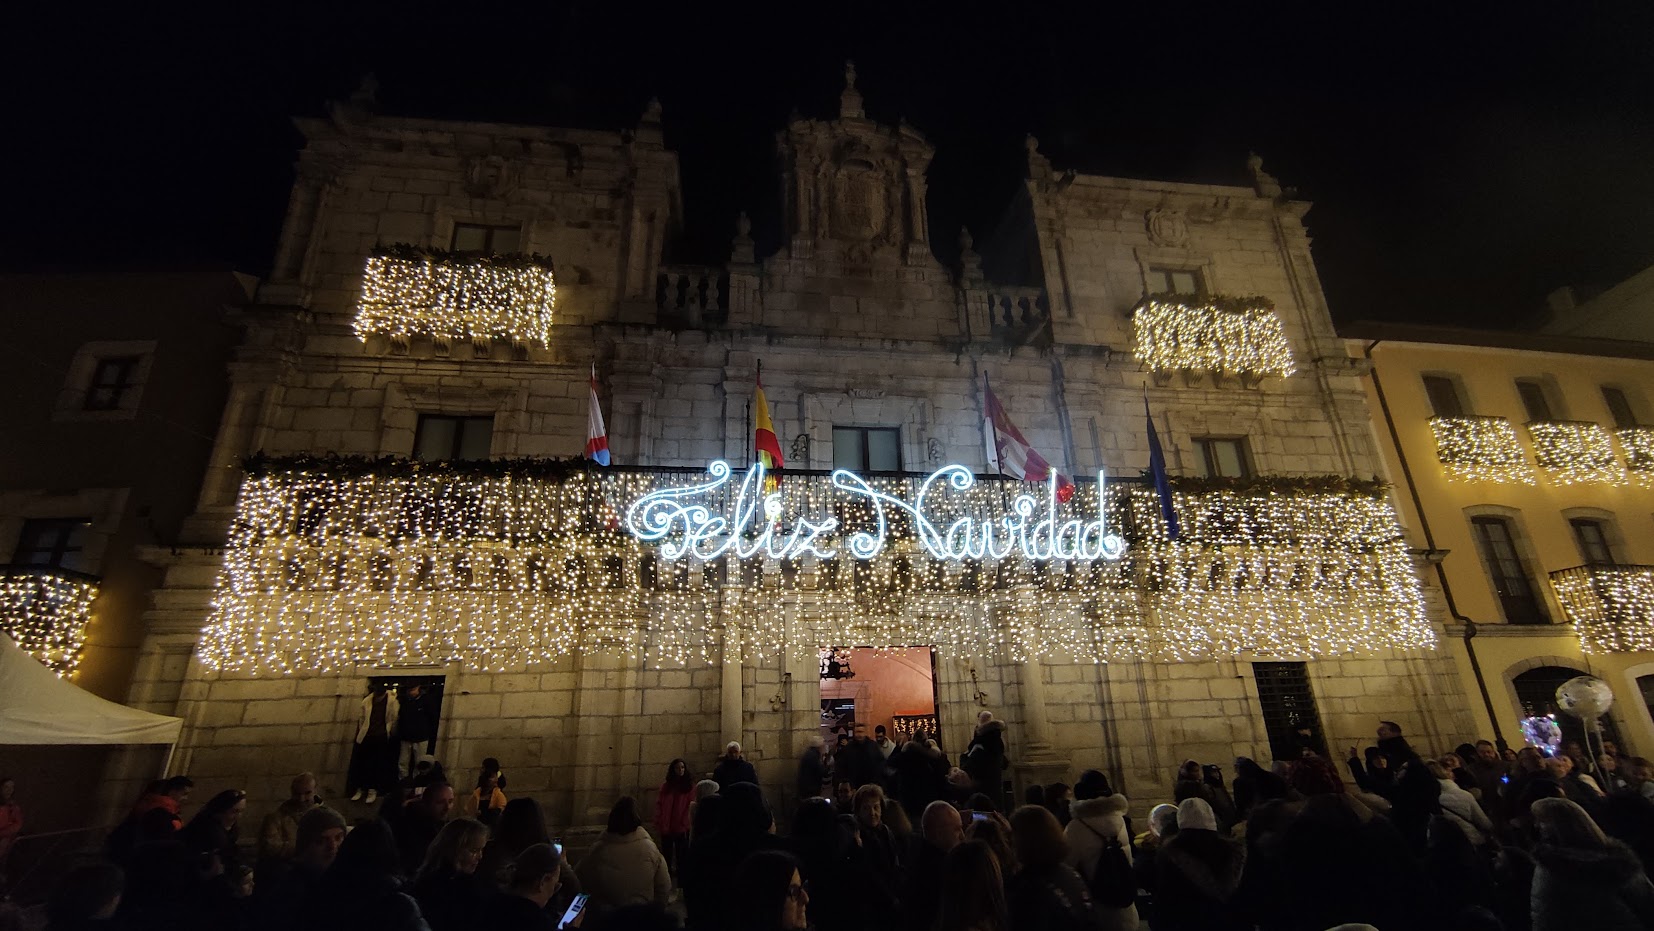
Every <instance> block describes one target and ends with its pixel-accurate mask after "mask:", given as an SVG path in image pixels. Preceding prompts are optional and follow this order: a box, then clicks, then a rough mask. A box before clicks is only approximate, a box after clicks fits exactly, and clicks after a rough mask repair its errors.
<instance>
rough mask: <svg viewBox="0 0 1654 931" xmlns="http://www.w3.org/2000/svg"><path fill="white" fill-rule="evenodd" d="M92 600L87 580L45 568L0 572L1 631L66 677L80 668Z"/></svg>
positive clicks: (94, 595)
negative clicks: (76, 668)
mask: <svg viewBox="0 0 1654 931" xmlns="http://www.w3.org/2000/svg"><path fill="white" fill-rule="evenodd" d="M97 597H98V585H97V582H96V581H95V580H94V579H93V578H92V577H91V576H82V575H81V574H80V573H76V572H70V571H68V570H65V569H58V568H54V567H50V566H6V567H4V568H0V630H4V631H5V632H6V636H8V637H10V638H12V640H14V641H16V643H17V645H18V646H19V647H21V648H22V649H23V651H24V652H25V653H28V654H29V655H30V656H33V657H34V658H35V659H37V660H40V662H42V663H44V664H45V665H46V666H48V667H50V668H51V669H53V670H55V671H56V672H57V674H58V675H60V676H63V677H65V678H67V677H68V676H70V675H71V674H73V673H74V671H75V667H76V666H78V665H80V653H81V647H82V646H84V645H85V642H86V625H87V624H88V623H90V622H91V619H92V602H93V601H96V600H97Z"/></svg>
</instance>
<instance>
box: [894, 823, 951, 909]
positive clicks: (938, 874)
mask: <svg viewBox="0 0 1654 931" xmlns="http://www.w3.org/2000/svg"><path fill="white" fill-rule="evenodd" d="M946 857H947V854H946V853H944V852H943V851H941V850H938V849H937V848H936V847H935V846H933V845H931V844H928V843H926V842H925V840H924V837H923V836H919V837H918V839H917V841H916V842H915V844H914V849H913V854H912V856H911V857H910V858H909V860H908V869H907V886H906V891H905V893H904V894H903V895H902V927H904V928H910V929H915V931H918V929H924V928H934V927H936V913H937V912H938V911H939V910H940V909H941V902H942V861H943V860H944V859H945V858H946Z"/></svg>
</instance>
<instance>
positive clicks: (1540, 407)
mask: <svg viewBox="0 0 1654 931" xmlns="http://www.w3.org/2000/svg"><path fill="white" fill-rule="evenodd" d="M1516 393H1517V394H1520V395H1521V396H1522V407H1523V408H1524V409H1525V410H1526V411H1527V412H1528V423H1548V422H1550V421H1552V420H1555V419H1556V418H1555V417H1553V416H1551V401H1550V398H1547V397H1545V386H1544V385H1542V384H1540V383H1539V382H1536V381H1530V380H1523V381H1519V382H1517V383H1516Z"/></svg>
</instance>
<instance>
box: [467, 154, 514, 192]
mask: <svg viewBox="0 0 1654 931" xmlns="http://www.w3.org/2000/svg"><path fill="white" fill-rule="evenodd" d="M511 182H512V171H511V163H510V162H507V161H506V160H505V159H504V158H503V157H501V156H498V155H484V156H482V157H480V158H473V159H471V160H470V161H468V162H467V163H466V165H465V190H466V192H467V193H469V194H470V195H471V196H472V197H499V196H500V195H502V194H504V193H505V192H506V191H508V190H510V189H511Z"/></svg>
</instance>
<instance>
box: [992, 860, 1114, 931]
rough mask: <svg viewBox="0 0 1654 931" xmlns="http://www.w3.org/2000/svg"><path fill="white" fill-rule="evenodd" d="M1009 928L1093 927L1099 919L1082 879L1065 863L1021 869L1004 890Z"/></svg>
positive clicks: (1083, 930) (1056, 930)
mask: <svg viewBox="0 0 1654 931" xmlns="http://www.w3.org/2000/svg"><path fill="white" fill-rule="evenodd" d="M1005 898H1006V904H1007V905H1008V906H1009V907H1010V912H1011V931H1095V929H1097V928H1100V927H1102V920H1101V919H1100V918H1099V917H1098V915H1097V909H1096V907H1095V906H1094V905H1093V904H1092V901H1091V892H1090V891H1089V890H1088V889H1087V888H1086V885H1085V880H1084V879H1082V878H1081V877H1080V874H1079V873H1077V872H1075V871H1074V868H1073V867H1071V866H1067V865H1065V864H1058V865H1056V866H1052V867H1047V868H1044V869H1034V868H1032V867H1030V868H1028V869H1024V870H1023V871H1022V872H1020V873H1018V874H1017V875H1016V878H1014V879H1012V880H1011V881H1010V883H1009V884H1008V888H1007V889H1006V890H1005Z"/></svg>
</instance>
